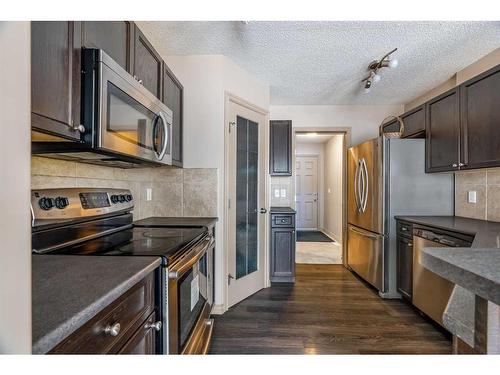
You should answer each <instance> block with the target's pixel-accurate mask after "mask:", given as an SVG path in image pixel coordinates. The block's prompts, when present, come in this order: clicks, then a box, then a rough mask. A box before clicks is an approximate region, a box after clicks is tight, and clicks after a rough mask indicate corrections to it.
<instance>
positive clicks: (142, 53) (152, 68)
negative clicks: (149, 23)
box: [133, 26, 163, 99]
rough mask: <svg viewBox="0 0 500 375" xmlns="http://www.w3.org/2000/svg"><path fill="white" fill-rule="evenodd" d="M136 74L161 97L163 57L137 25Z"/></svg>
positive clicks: (135, 46) (137, 77) (135, 43)
mask: <svg viewBox="0 0 500 375" xmlns="http://www.w3.org/2000/svg"><path fill="white" fill-rule="evenodd" d="M134 29H135V30H134V34H135V36H134V39H135V42H134V69H133V71H134V76H135V77H136V79H137V80H138V81H139V82H141V83H142V84H143V85H144V86H145V87H146V88H147V89H148V90H149V91H151V92H152V93H153V94H154V95H155V96H156V97H157V98H158V99H161V79H162V62H163V61H162V59H161V57H160V55H159V54H158V52H156V51H155V49H154V48H153V46H152V45H151V43H149V41H148V40H147V39H146V37H145V36H144V34H143V33H142V32H141V30H139V28H138V27H137V26H135V28H134Z"/></svg>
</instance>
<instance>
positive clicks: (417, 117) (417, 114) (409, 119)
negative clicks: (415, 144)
mask: <svg viewBox="0 0 500 375" xmlns="http://www.w3.org/2000/svg"><path fill="white" fill-rule="evenodd" d="M401 119H402V120H403V123H404V127H405V130H404V133H403V138H407V137H419V136H422V137H423V134H424V132H425V106H423V105H421V106H420V107H417V108H414V109H412V110H411V111H408V112H406V113H405V114H403V115H402V116H401Z"/></svg>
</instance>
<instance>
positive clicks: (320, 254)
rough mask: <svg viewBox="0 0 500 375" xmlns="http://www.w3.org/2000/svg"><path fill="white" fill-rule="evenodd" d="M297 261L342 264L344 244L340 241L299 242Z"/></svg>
mask: <svg viewBox="0 0 500 375" xmlns="http://www.w3.org/2000/svg"><path fill="white" fill-rule="evenodd" d="M295 263H305V264H342V245H340V244H339V243H338V242H297V247H296V254H295Z"/></svg>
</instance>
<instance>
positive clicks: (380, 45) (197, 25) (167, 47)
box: [139, 21, 500, 104]
mask: <svg viewBox="0 0 500 375" xmlns="http://www.w3.org/2000/svg"><path fill="white" fill-rule="evenodd" d="M139 26H140V27H141V29H143V30H144V32H145V33H146V34H147V35H148V36H149V37H150V38H151V40H152V42H153V44H154V45H155V47H156V48H157V49H158V50H159V52H160V53H161V54H164V55H189V54H222V55H226V56H227V57H229V58H230V59H232V60H233V61H234V62H236V63H237V64H238V65H240V66H241V67H243V68H244V69H246V70H247V71H249V72H250V73H252V74H253V75H254V76H256V77H257V78H259V79H261V80H262V81H264V82H267V83H269V85H270V87H271V104H403V103H406V102H409V101H411V100H412V99H414V98H416V97H418V96H419V95H422V94H423V93H425V92H426V91H428V90H429V89H431V88H433V87H435V86H437V85H438V84H440V83H442V82H444V81H446V80H447V79H449V78H450V77H451V76H452V75H453V74H454V73H455V72H457V71H459V70H461V69H463V68H464V67H466V66H467V65H469V64H471V63H472V62H474V61H476V60H477V59H479V58H481V57H482V56H484V55H486V54H487V53H489V52H490V51H492V50H494V49H496V48H498V47H500V22H354V21H353V22H284V21H281V22H257V21H255V22H248V23H244V22H239V21H234V22H230V21H227V22H201V21H196V22H139ZM396 47H397V48H398V51H397V52H396V53H395V54H394V57H396V58H397V59H398V60H399V66H398V67H397V68H396V69H392V70H390V69H384V70H383V71H382V73H381V75H382V80H381V81H380V83H378V84H377V85H375V86H374V87H373V89H372V90H371V92H370V93H369V94H365V93H364V92H363V90H362V87H361V83H360V80H361V79H362V78H364V76H365V75H366V68H367V66H368V64H369V63H370V61H372V60H374V59H378V58H380V57H382V56H383V55H384V54H385V53H386V52H389V51H390V50H391V49H393V48H396Z"/></svg>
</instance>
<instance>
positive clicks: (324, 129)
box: [292, 119, 351, 267]
mask: <svg viewBox="0 0 500 375" xmlns="http://www.w3.org/2000/svg"><path fill="white" fill-rule="evenodd" d="M292 120H293V119H292ZM303 132H314V133H320V134H321V133H336V134H343V135H344V147H343V155H342V156H343V160H342V178H343V183H342V208H343V210H342V264H343V266H344V267H347V224H348V223H347V150H348V149H349V147H351V128H350V127H340V126H338V127H335V126H311V127H297V128H292V134H293V137H292V150H293V151H292V166H293V169H292V176H293V177H294V178H295V176H296V173H295V149H296V145H295V144H296V140H297V133H303ZM292 195H293V196H294V197H295V182H294V183H293V184H292ZM292 203H293V208H296V207H295V199H294V200H293V202H292Z"/></svg>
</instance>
